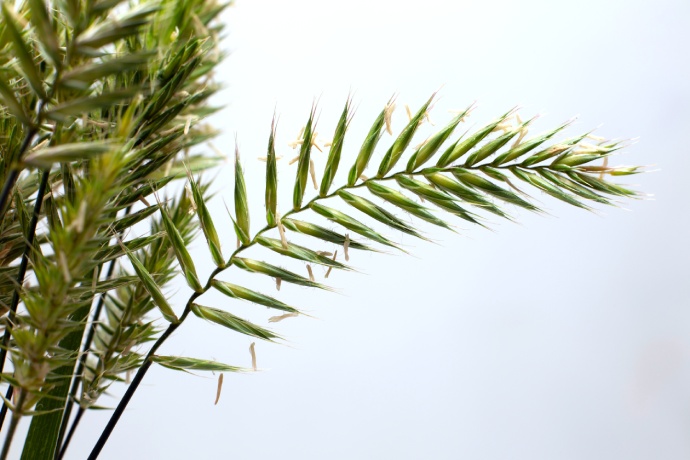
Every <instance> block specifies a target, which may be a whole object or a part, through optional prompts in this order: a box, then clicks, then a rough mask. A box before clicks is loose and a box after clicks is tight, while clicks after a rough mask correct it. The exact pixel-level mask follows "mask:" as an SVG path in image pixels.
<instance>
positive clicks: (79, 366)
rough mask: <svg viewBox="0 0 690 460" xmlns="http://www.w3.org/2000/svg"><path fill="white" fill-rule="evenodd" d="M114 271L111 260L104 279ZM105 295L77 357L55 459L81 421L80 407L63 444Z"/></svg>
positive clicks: (99, 300) (60, 456)
mask: <svg viewBox="0 0 690 460" xmlns="http://www.w3.org/2000/svg"><path fill="white" fill-rule="evenodd" d="M114 271H115V260H111V261H110V263H109V266H108V272H107V273H106V277H105V279H106V280H107V279H110V277H112V276H113V272H114ZM105 297H106V293H105V292H104V293H103V294H101V296H100V298H99V299H98V303H97V304H96V309H95V310H94V312H93V316H92V317H91V325H90V326H89V331H88V332H87V334H86V340H85V341H84V346H83V347H82V351H81V356H80V357H79V363H78V364H77V370H76V372H75V373H74V380H73V381H72V387H71V388H70V392H69V398H68V399H67V405H66V406H65V414H64V415H63V418H62V420H63V422H62V425H61V426H60V433H59V434H58V440H57V445H58V446H62V447H60V449H59V452H58V451H56V459H58V460H59V459H61V458H62V456H63V455H65V451H66V450H67V447H68V446H69V441H70V439H72V435H71V433H73V432H74V430H75V429H76V428H77V425H78V424H79V421H80V420H81V415H82V413H83V409H82V408H81V407H80V408H79V412H78V413H77V417H76V418H75V419H74V421H73V422H72V427H71V428H70V435H69V436H68V437H67V439H66V440H65V442H64V444H63V439H64V437H65V432H66V431H67V424H68V422H69V418H70V415H71V414H72V407H73V406H74V401H75V399H76V396H77V391H78V390H79V385H80V384H81V376H82V373H83V372H84V367H85V366H86V357H87V356H88V353H89V350H90V349H91V343H92V342H93V336H94V334H95V332H96V326H97V325H98V318H100V316H101V310H102V309H103V305H104V304H105Z"/></svg>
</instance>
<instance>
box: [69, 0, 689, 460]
mask: <svg viewBox="0 0 690 460" xmlns="http://www.w3.org/2000/svg"><path fill="white" fill-rule="evenodd" d="M225 19H226V20H227V21H228V31H229V37H228V40H227V41H226V45H227V47H228V48H229V49H231V50H232V54H231V55H230V57H229V58H228V59H227V61H226V63H225V64H224V65H223V68H222V72H219V77H220V79H221V80H222V81H223V82H224V83H225V84H226V85H227V90H226V91H224V92H223V94H222V97H221V100H219V101H218V102H219V103H226V104H227V108H226V110H225V111H224V112H223V114H222V115H220V116H218V117H216V118H215V120H214V122H215V124H216V126H217V127H218V128H219V129H221V130H223V131H224V135H223V136H222V137H221V138H220V139H218V141H217V142H215V143H216V145H217V146H218V147H219V148H220V149H222V150H223V151H225V152H228V153H230V152H231V151H232V148H233V143H234V135H235V134H236V135H237V137H238V139H239V144H240V149H241V153H242V156H243V159H244V163H245V164H246V169H247V180H248V183H249V185H248V187H249V193H250V199H253V200H254V202H255V204H256V208H255V212H254V214H255V216H256V217H255V222H259V221H260V220H261V219H262V209H261V204H262V201H263V198H262V187H263V170H262V167H263V165H262V164H261V163H259V162H258V161H256V159H255V158H256V157H257V156H260V155H263V154H264V150H265V147H266V143H267V138H268V133H269V128H270V121H271V117H272V115H273V110H274V108H277V112H278V114H279V115H280V124H279V131H278V135H279V143H278V146H279V151H278V153H279V154H282V155H285V156H286V157H290V155H292V150H290V149H289V147H287V145H286V144H287V142H288V141H289V140H292V138H294V137H295V135H296V134H297V131H298V129H299V127H300V126H301V125H302V124H303V123H304V121H305V119H306V117H307V115H308V111H309V108H310V106H311V104H312V101H313V100H314V99H315V98H316V99H318V100H319V103H318V107H319V110H320V119H319V127H320V129H319V131H320V132H322V133H323V136H324V138H327V137H328V136H330V133H332V131H333V129H334V126H335V125H334V123H335V120H336V117H337V116H338V115H339V112H340V110H342V105H343V104H344V102H345V99H346V97H347V95H348V93H349V92H350V91H352V92H353V94H354V101H355V105H356V106H357V114H356V117H355V120H354V121H353V125H352V136H353V137H352V139H356V140H353V141H352V143H351V144H349V147H350V148H349V149H348V148H347V147H346V153H345V156H344V158H343V163H344V164H347V162H348V160H349V161H353V160H354V155H355V153H356V152H355V151H354V149H355V146H356V143H357V142H358V141H359V140H361V138H362V136H363V133H364V132H365V130H366V129H367V124H368V123H371V121H372V120H373V119H374V117H375V116H376V115H377V114H378V111H379V110H380V109H381V108H382V107H383V105H384V104H385V103H386V101H387V100H388V98H389V97H390V96H391V95H392V94H393V93H398V94H399V96H398V101H399V106H400V107H402V105H403V104H405V103H407V104H410V106H412V107H413V108H414V107H416V106H419V105H420V104H421V103H422V102H423V101H424V100H425V99H426V98H427V97H428V96H429V95H430V94H431V93H432V92H434V91H435V90H437V89H439V87H441V86H442V89H441V91H440V93H439V94H440V99H439V102H438V103H437V104H436V108H435V109H434V112H432V120H434V121H435V122H436V123H437V125H440V124H441V123H443V122H444V121H446V120H448V118H449V114H448V113H447V110H448V109H451V108H460V107H465V106H467V105H468V104H470V103H471V102H472V101H473V100H475V99H477V100H478V104H479V108H478V109H477V111H476V112H475V113H474V114H473V116H472V118H471V119H470V120H469V123H470V125H472V124H473V123H481V122H484V121H487V120H488V119H490V118H493V117H495V116H497V115H498V114H500V113H502V112H504V111H505V110H507V109H509V108H510V107H512V106H514V105H518V104H519V105H521V106H522V107H523V109H522V113H523V114H525V117H527V116H530V115H533V114H537V113H543V114H544V116H543V117H542V118H541V119H540V120H539V121H538V123H537V127H536V128H535V131H541V130H545V129H548V128H549V127H554V126H556V125H558V124H559V123H561V122H562V121H565V120H567V119H569V118H570V117H572V116H573V115H577V114H579V115H580V118H579V120H578V122H577V124H576V125H575V126H574V127H573V128H572V129H571V130H570V131H569V132H568V134H574V133H575V132H580V131H582V130H588V129H590V128H594V127H597V126H599V125H602V126H601V127H600V128H599V129H598V133H599V134H601V135H603V136H607V137H617V138H634V137H640V139H639V142H638V143H637V144H635V145H633V146H632V147H630V148H629V149H626V150H627V151H624V152H623V153H622V154H621V155H620V156H617V157H615V158H613V162H614V163H624V164H647V165H654V166H652V167H651V168H650V169H653V170H660V171H658V172H654V173H653V174H648V175H645V176H638V177H633V178H631V179H628V180H626V182H627V183H634V184H639V185H638V189H639V190H642V191H645V192H649V193H653V194H654V199H653V200H648V201H639V202H626V203H624V204H623V207H624V208H625V209H614V208H610V209H601V208H600V212H599V213H597V214H594V213H587V212H584V211H581V210H577V209H571V208H569V207H568V206H566V205H563V204H561V203H557V202H554V200H552V199H550V198H548V197H543V196H541V195H538V194H535V196H536V197H537V198H538V199H539V200H541V202H542V204H543V206H544V207H545V208H546V209H547V210H548V211H549V213H550V215H547V216H543V215H541V216H540V215H531V214H528V213H525V212H519V211H514V214H515V215H516V217H517V218H518V220H519V221H520V225H515V224H510V223H508V222H505V221H504V222H498V221H495V225H493V229H494V231H493V232H490V231H486V230H483V229H480V228H467V226H463V225H462V224H461V223H460V222H456V224H458V226H459V227H460V228H461V229H462V231H461V235H460V236H458V235H453V234H451V233H449V232H445V233H444V232H442V231H439V230H438V229H436V228H431V226H426V225H422V226H421V228H422V229H423V230H425V231H426V232H427V233H428V235H429V236H431V237H432V238H433V239H434V240H435V241H436V242H437V243H438V244H430V243H424V242H418V241H412V240H411V239H410V238H404V237H402V236H400V235H393V236H395V237H396V238H398V241H401V242H402V243H403V244H404V245H406V247H407V248H408V249H409V250H410V251H411V252H412V253H413V257H409V256H404V255H397V254H396V255H383V254H374V255H370V254H355V255H354V256H353V258H352V263H353V264H354V266H355V267H356V268H357V269H358V270H359V271H360V272H361V273H348V274H343V273H337V274H335V276H331V278H330V279H329V281H331V282H332V284H333V286H334V287H336V288H337V290H338V293H337V294H328V293H320V292H313V291H311V290H306V289H296V288H292V289H290V288H286V289H284V290H283V291H281V294H282V295H283V296H284V297H283V298H284V299H285V300H286V301H289V302H292V303H293V304H296V305H301V306H305V307H306V308H307V310H308V312H309V313H310V314H312V315H314V316H315V317H316V318H317V319H308V318H306V319H301V318H300V319H290V320H286V321H284V322H282V323H279V324H278V325H277V327H276V329H277V330H278V331H279V333H281V334H282V335H283V336H285V337H286V338H288V339H289V341H290V342H289V345H290V346H277V345H270V344H267V343H258V344H257V355H258V363H259V367H261V368H263V369H265V370H266V371H265V372H261V373H257V374H253V375H230V374H226V375H225V384H224V390H223V394H222V396H221V400H220V402H219V404H218V405H217V406H215V407H214V406H213V400H214V397H215V390H216V380H215V377H213V376H211V378H201V377H195V376H190V375H184V374H179V373H174V372H172V371H168V370H165V369H159V368H156V369H154V370H153V371H152V372H150V373H149V375H148V376H147V377H146V380H145V382H144V385H143V387H142V388H141V389H140V391H139V392H138V393H137V395H136V396H135V398H134V399H133V400H132V403H131V404H130V407H129V408H128V410H127V412H126V413H125V415H124V416H123V418H122V420H121V423H120V425H119V426H118V427H117V429H116V430H115V432H114V433H113V435H112V437H111V439H110V441H109V443H108V445H107V446H106V448H105V449H104V451H103V454H102V457H101V458H103V459H104V460H108V459H121V458H133V457H132V455H134V452H135V450H134V448H133V447H132V445H133V444H136V446H137V447H136V452H137V454H136V458H156V459H159V458H161V459H162V458H170V459H177V458H189V457H196V458H200V459H206V458H209V459H229V458H232V459H252V460H253V459H257V460H258V459H273V458H283V459H300V460H304V459H456V458H468V459H473V460H483V459H487V460H489V459H506V458H510V459H529V460H540V459H544V460H547V459H559V460H568V459H573V460H575V459H583V458H587V459H602V460H610V459H626V460H633V459H634V460H637V459H640V460H642V459H659V458H663V459H667V460H674V459H686V458H688V456H690V435H689V433H690V390H689V388H690V292H689V289H690V288H689V286H690V283H688V275H690V270H689V262H688V261H689V260H690V248H689V245H688V240H689V239H688V228H689V227H690V226H689V225H688V224H689V223H690V222H689V218H688V216H690V212H689V211H690V209H689V208H690V206H689V205H688V200H687V196H688V193H687V187H685V184H686V183H687V181H688V175H687V173H686V172H685V171H688V170H690V151H689V150H690V149H689V148H688V142H687V139H686V138H687V132H688V128H689V127H690V115H689V112H690V110H689V108H690V65H689V64H690V55H689V54H688V50H687V44H688V43H690V4H689V3H688V2H687V1H681V0H676V1H674V0H661V1H654V2H652V1H594V0H583V1H579V2H558V1H546V0H543V1H539V0H525V1H521V2H511V1H500V0H492V1H482V2H477V1H459V2H448V1H427V2H424V3H420V2H411V1H396V2H393V1H383V0H368V1H363V0H357V1H350V2H323V1H321V2H317V1H308V0H298V1H291V2H284V1H278V0H264V1H261V0H256V1H251V2H250V1H246V0H238V1H237V3H236V6H235V7H234V8H232V9H230V10H229V11H228V13H227V14H226V15H225ZM397 116H398V117H399V118H398V119H397V120H398V127H400V126H401V123H402V120H404V112H403V111H402V110H400V111H399V112H397ZM324 158H325V156H324V157H323V158H318V159H317V161H321V162H323V160H324ZM341 169H345V168H341ZM279 173H280V174H281V186H282V187H285V189H286V190H288V192H287V193H288V196H289V193H290V192H289V187H290V184H291V181H292V180H293V178H294V166H293V167H290V166H288V165H287V163H286V162H285V160H283V163H282V164H280V170H279ZM219 179H220V180H219V181H218V183H219V184H223V185H226V184H231V179H232V172H231V170H230V169H224V170H222V171H221V172H220V173H219ZM222 195H223V196H225V198H226V200H230V197H231V190H230V187H229V186H228V187H226V188H225V189H224V191H223V192H222ZM281 204H284V205H285V206H284V207H285V209H287V206H288V205H289V203H288V201H287V200H286V201H285V203H281ZM215 209H216V213H217V214H218V215H219V217H223V216H224V215H225V211H224V209H223V206H222V203H221V202H220V200H218V201H217V203H216V207H215ZM256 225H257V226H258V225H259V224H256ZM221 227H223V225H221ZM257 228H258V227H257ZM224 231H225V232H226V233H225V237H226V240H225V241H227V242H228V243H229V244H230V242H232V240H233V238H234V237H233V236H232V235H231V229H230V227H229V226H227V227H225V228H224ZM196 247H197V248H198V251H197V252H196V254H197V257H199V258H203V257H206V255H204V251H205V249H204V245H203V244H197V245H196ZM318 275H322V274H319V273H317V276H318ZM234 276H236V275H235V273H232V274H230V275H229V277H226V278H224V279H228V280H229V279H238V278H233V277H234ZM261 287H263V288H265V289H267V290H268V292H269V293H273V292H274V291H272V286H271V285H270V283H268V282H267V283H265V284H263V285H261ZM204 304H207V305H212V306H216V307H227V308H230V309H232V311H234V312H238V313H240V314H246V315H249V316H250V317H251V318H252V319H255V320H257V321H261V322H262V323H261V324H266V323H265V321H266V319H267V317H268V316H269V314H268V313H266V312H265V311H263V310H260V311H258V313H257V309H256V308H254V307H251V306H247V305H239V306H237V305H235V304H230V303H228V302H227V301H226V300H225V299H223V298H220V297H217V298H213V297H211V298H209V299H208V300H206V301H205V302H204ZM249 344H250V340H248V339H246V338H245V337H239V336H237V335H233V334H229V333H227V331H224V330H221V329H220V328H214V327H210V326H209V325H207V324H203V323H200V322H192V320H191V319H190V324H189V325H188V324H185V325H184V326H183V327H182V328H180V330H179V331H178V332H177V333H176V335H175V337H174V339H173V340H171V341H170V342H169V343H168V344H166V345H165V352H166V353H168V354H181V355H187V356H198V357H212V358H215V359H218V360H220V361H224V362H228V363H230V364H236V365H243V366H249V365H250V358H249V352H248V346H249ZM103 403H106V401H103ZM113 404H114V403H113ZM106 417H107V414H105V413H101V414H88V420H87V423H86V425H85V426H84V427H83V430H82V432H81V433H80V434H79V436H78V437H77V438H76V439H75V442H74V444H73V446H72V447H71V451H70V456H68V457H69V458H73V459H80V458H84V457H85V455H86V452H88V451H89V450H90V448H91V446H92V444H93V440H94V439H95V436H96V433H98V432H100V429H101V426H102V424H103V423H105V420H106Z"/></svg>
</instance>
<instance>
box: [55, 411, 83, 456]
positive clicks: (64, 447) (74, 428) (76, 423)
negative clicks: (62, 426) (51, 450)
mask: <svg viewBox="0 0 690 460" xmlns="http://www.w3.org/2000/svg"><path fill="white" fill-rule="evenodd" d="M84 412H86V409H84V408H83V407H81V406H79V410H77V414H76V415H75V416H74V422H72V426H71V427H70V429H69V432H68V433H67V438H65V443H64V444H63V445H62V447H61V448H60V453H59V454H58V456H57V460H62V458H63V457H64V456H65V452H67V447H68V446H69V443H70V441H71V440H72V436H74V432H75V431H77V426H79V422H80V421H81V418H82V416H83V415H84ZM58 445H60V444H58Z"/></svg>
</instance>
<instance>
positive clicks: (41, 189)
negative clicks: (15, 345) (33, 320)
mask: <svg viewBox="0 0 690 460" xmlns="http://www.w3.org/2000/svg"><path fill="white" fill-rule="evenodd" d="M49 177H50V170H49V169H47V170H45V171H43V176H42V177H41V183H40V185H39V186H38V192H37V194H36V202H35V203H34V212H33V215H32V216H31V222H30V223H29V232H28V233H27V235H26V246H25V247H24V254H22V261H21V262H20V263H19V273H18V274H17V287H16V289H15V290H14V292H13V293H12V303H11V304H10V309H9V312H8V313H7V324H6V325H5V334H4V335H3V337H2V348H1V349H0V373H2V371H3V369H4V367H5V359H6V358H7V349H8V348H9V344H10V336H11V335H12V325H13V323H14V315H15V313H16V311H17V305H19V290H20V289H21V287H22V285H23V284H24V276H25V275H26V269H27V267H28V265H29V256H30V255H31V251H33V246H34V237H35V236H36V226H37V225H38V219H39V217H40V215H41V205H42V204H43V197H44V196H45V193H46V188H47V187H48V178H49ZM9 389H10V390H11V389H12V385H10V388H9ZM5 405H6V403H5V402H4V401H3V406H5ZM5 414H7V410H4V411H3V412H0V417H1V418H0V427H2V425H3V423H4V421H5Z"/></svg>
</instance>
